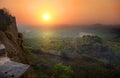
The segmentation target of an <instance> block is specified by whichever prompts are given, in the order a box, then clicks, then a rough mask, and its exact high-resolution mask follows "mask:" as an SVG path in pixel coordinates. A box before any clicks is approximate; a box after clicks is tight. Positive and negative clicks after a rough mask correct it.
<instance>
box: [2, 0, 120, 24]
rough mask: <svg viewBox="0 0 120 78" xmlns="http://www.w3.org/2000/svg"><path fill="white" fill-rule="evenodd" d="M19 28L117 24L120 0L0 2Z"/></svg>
mask: <svg viewBox="0 0 120 78" xmlns="http://www.w3.org/2000/svg"><path fill="white" fill-rule="evenodd" d="M0 8H7V9H8V10H9V11H10V13H12V15H14V16H16V19H17V22H18V23H20V24H30V25H42V24H46V23H47V22H45V21H43V18H42V17H41V16H42V15H43V14H44V13H49V14H50V16H51V19H50V22H49V24H58V25H59V24H72V25H73V24H92V23H93V24H94V23H103V24H120V0H0Z"/></svg>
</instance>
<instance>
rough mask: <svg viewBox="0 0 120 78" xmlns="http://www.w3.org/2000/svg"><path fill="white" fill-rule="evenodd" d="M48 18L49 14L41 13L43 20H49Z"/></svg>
mask: <svg viewBox="0 0 120 78" xmlns="http://www.w3.org/2000/svg"><path fill="white" fill-rule="evenodd" d="M50 18H51V16H50V14H47V13H46V14H44V15H43V19H44V20H45V21H48V20H50Z"/></svg>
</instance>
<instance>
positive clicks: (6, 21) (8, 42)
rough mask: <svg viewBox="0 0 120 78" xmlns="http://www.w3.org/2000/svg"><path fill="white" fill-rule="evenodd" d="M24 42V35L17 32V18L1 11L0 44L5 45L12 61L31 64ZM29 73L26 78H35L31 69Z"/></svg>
mask: <svg viewBox="0 0 120 78" xmlns="http://www.w3.org/2000/svg"><path fill="white" fill-rule="evenodd" d="M22 42H23V35H22V34H21V33H19V32H18V30H17V25H16V19H15V17H14V16H12V15H10V14H9V13H8V12H6V11H5V10H3V9H0V43H1V44H4V45H5V47H6V52H7V55H8V57H9V58H10V60H12V61H16V62H21V63H24V64H29V61H28V59H27V58H28V57H27V55H26V53H25V51H24V48H23V46H22ZM31 71H32V72H31ZM28 72H29V73H28ZM28 72H27V74H25V75H24V76H25V78H35V76H34V75H33V70H32V69H31V68H30V70H29V71H28ZM24 76H23V77H22V78H24Z"/></svg>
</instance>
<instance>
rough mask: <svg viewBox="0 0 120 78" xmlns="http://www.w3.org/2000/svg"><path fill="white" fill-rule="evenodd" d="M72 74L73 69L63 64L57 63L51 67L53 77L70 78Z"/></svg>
mask: <svg viewBox="0 0 120 78" xmlns="http://www.w3.org/2000/svg"><path fill="white" fill-rule="evenodd" d="M72 75H73V70H72V69H71V67H70V66H64V65H63V64H61V63H58V64H56V65H55V66H54V68H53V78H71V77H72Z"/></svg>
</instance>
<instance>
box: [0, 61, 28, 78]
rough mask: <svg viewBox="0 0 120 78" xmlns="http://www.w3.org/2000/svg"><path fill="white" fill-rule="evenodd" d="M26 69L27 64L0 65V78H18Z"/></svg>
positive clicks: (6, 63)
mask: <svg viewBox="0 0 120 78" xmlns="http://www.w3.org/2000/svg"><path fill="white" fill-rule="evenodd" d="M28 68H29V65H27V64H22V63H17V62H13V61H7V62H5V63H4V64H2V65H0V78H1V77H2V78H19V77H20V76H21V75H22V74H23V73H24V72H25V71H26V70H27V69H28Z"/></svg>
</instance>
